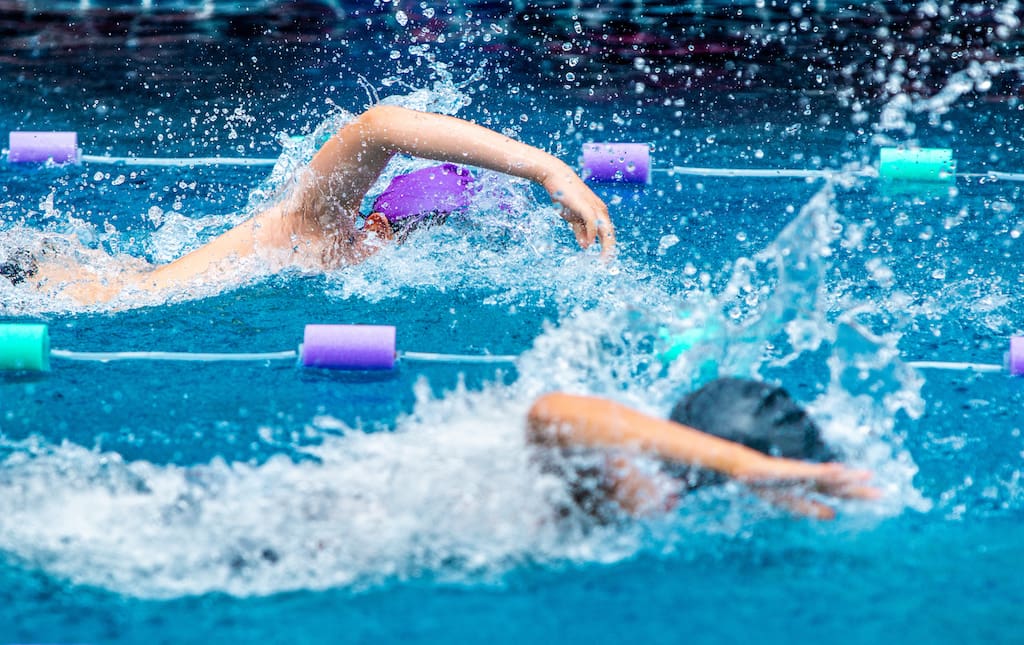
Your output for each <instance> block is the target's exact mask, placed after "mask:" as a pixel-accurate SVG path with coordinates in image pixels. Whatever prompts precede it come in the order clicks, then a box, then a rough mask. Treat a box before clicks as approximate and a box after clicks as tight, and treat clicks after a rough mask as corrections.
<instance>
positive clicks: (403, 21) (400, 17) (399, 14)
mask: <svg viewBox="0 0 1024 645" xmlns="http://www.w3.org/2000/svg"><path fill="white" fill-rule="evenodd" d="M395 21H396V22H397V23H398V24H399V26H402V27H404V26H406V25H407V24H409V16H407V15H406V13H405V12H404V11H402V10H398V11H396V12H395Z"/></svg>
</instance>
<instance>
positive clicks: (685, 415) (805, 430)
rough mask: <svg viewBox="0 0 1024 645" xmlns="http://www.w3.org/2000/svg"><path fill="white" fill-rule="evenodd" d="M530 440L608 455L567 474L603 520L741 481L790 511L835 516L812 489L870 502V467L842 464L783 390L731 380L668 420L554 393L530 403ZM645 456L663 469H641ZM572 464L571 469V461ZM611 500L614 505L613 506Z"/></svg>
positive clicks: (578, 496)
mask: <svg viewBox="0 0 1024 645" xmlns="http://www.w3.org/2000/svg"><path fill="white" fill-rule="evenodd" d="M527 438H528V440H529V441H530V442H531V443H532V444H534V445H537V446H541V447H543V448H544V449H545V450H547V449H552V448H554V449H558V450H561V451H568V452H569V453H573V452H576V451H586V452H593V453H594V454H597V455H599V456H602V457H603V460H601V462H602V465H601V467H600V468H599V469H598V470H599V472H597V473H594V472H593V463H594V460H593V459H587V460H583V462H582V463H585V464H587V467H586V468H585V470H586V471H587V472H564V470H565V469H566V468H567V467H568V468H572V463H573V460H572V459H566V460H563V462H560V463H559V465H558V469H559V471H558V472H560V474H562V475H563V476H565V477H566V479H567V480H568V481H569V485H570V493H571V495H572V498H573V500H574V502H575V503H576V504H577V506H579V507H581V508H582V509H583V510H585V511H587V512H589V513H591V514H593V515H595V516H597V517H601V518H604V517H607V516H608V515H609V514H614V513H615V512H626V513H628V514H631V515H646V514H651V513H655V512H663V511H666V510H669V509H671V508H672V507H674V506H675V503H676V502H677V500H678V497H679V495H681V494H684V493H685V492H686V491H689V490H693V489H695V488H699V487H701V486H707V485H711V484H715V483H720V482H722V481H725V480H726V479H732V480H735V481H738V482H741V483H743V484H746V485H747V486H748V487H750V489H751V490H752V491H754V492H755V493H757V494H758V495H759V496H761V497H763V498H765V499H767V500H769V501H771V502H772V503H775V504H777V505H779V506H782V507H783V508H786V509H788V510H789V511H791V512H793V513H796V514H799V515H804V516H808V517H813V518H818V519H832V518H833V517H834V516H835V510H834V509H833V508H832V507H831V506H829V505H828V504H826V503H825V502H823V501H821V500H820V499H812V498H810V497H808V496H807V493H817V494H821V495H825V496H832V497H836V498H845V499H862V500H870V499H876V498H877V497H879V495H880V492H879V491H878V490H877V489H876V488H874V487H871V486H870V485H868V483H867V482H868V481H869V480H870V478H871V473H869V472H866V471H861V470H854V469H851V468H848V467H846V466H844V465H843V464H841V463H837V462H836V454H835V453H834V452H833V451H832V450H831V449H830V448H829V447H828V446H827V445H826V444H825V443H824V441H823V440H822V438H821V433H820V431H819V429H818V427H817V426H816V425H815V424H814V422H813V421H812V420H811V419H810V418H809V417H808V416H807V414H806V413H805V412H804V411H803V410H802V409H801V408H800V406H799V405H797V404H796V403H795V402H794V401H793V399H792V398H791V397H790V396H789V394H788V393H787V392H786V391H785V390H784V389H782V388H780V387H774V386H771V385H768V384H766V383H762V382H759V381H752V380H745V379H737V378H722V379H717V380H715V381H712V382H711V383H708V384H707V385H705V386H704V387H702V388H700V389H699V390H697V391H695V392H693V393H691V394H689V395H687V396H686V397H684V398H683V399H682V400H681V401H679V403H678V404H677V405H676V406H675V408H674V409H673V410H672V413H671V416H670V418H669V419H668V420H665V419H659V418H657V417H652V416H649V415H647V414H644V413H642V412H640V411H638V410H634V409H632V408H630V407H627V406H625V405H622V404H620V403H616V402H614V401H610V400H607V399H601V398H595V397H588V396H577V395H572V394H565V393H550V394H545V395H543V396H541V397H540V398H538V399H537V400H536V401H535V402H534V404H533V406H532V407H531V409H530V412H529V417H528V424H527ZM639 454H645V455H649V456H653V457H655V458H657V459H658V460H659V461H660V462H662V463H663V464H664V466H665V467H664V468H662V469H661V472H660V473H659V474H658V475H651V474H650V473H649V472H645V471H644V470H643V469H641V468H639V467H637V465H636V463H635V456H636V455H639ZM566 464H568V466H567V465H566ZM609 505H610V507H609Z"/></svg>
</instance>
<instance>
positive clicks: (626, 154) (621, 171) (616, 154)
mask: <svg viewBox="0 0 1024 645" xmlns="http://www.w3.org/2000/svg"><path fill="white" fill-rule="evenodd" d="M583 176H584V178H585V179H590V180H592V181H606V182H622V183H629V184H649V183H651V149H650V148H649V147H648V146H647V144H646V143H585V144H583Z"/></svg>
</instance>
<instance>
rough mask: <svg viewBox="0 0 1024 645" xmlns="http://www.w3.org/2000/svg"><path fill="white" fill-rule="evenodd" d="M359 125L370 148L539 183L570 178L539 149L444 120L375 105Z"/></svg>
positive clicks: (467, 124) (563, 167)
mask: <svg viewBox="0 0 1024 645" xmlns="http://www.w3.org/2000/svg"><path fill="white" fill-rule="evenodd" d="M360 121H362V122H364V123H365V124H366V128H367V132H366V135H367V136H368V137H369V139H370V142H371V145H379V146H381V147H382V148H384V149H386V150H388V151H390V152H392V153H395V152H401V153H404V154H409V155H414V156H417V157H423V158H426V159H435V160H437V161H449V162H454V163H460V164H467V165H471V166H479V167H481V168H487V169H489V170H496V171H498V172H502V173H506V174H509V175H515V176H517V177H522V178H524V179H529V180H531V181H535V182H537V183H539V184H544V183H545V181H547V180H548V179H549V178H550V177H551V176H552V175H554V174H557V173H565V172H568V173H573V170H572V169H571V168H569V167H568V166H567V165H566V164H565V163H563V162H562V161H561V160H559V159H558V158H557V157H554V156H552V155H550V154H548V153H547V152H544V151H543V150H540V149H538V148H534V147H533V146H530V145H527V144H525V143H522V142H520V141H516V140H515V139H512V138H510V137H507V136H505V135H503V134H499V133H498V132H494V131H493V130H489V129H487V128H485V127H482V126H479V125H476V124H474V123H470V122H468V121H463V120H462V119H457V118H454V117H450V116H444V115H440V114H430V113H426V112H418V111H415V110H409V109H405V108H401V107H397V106H390V105H378V106H376V107H374V108H371V109H370V110H368V111H367V112H366V113H365V114H363V115H362V116H361V117H360Z"/></svg>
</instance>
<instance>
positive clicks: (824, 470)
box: [733, 457, 882, 520]
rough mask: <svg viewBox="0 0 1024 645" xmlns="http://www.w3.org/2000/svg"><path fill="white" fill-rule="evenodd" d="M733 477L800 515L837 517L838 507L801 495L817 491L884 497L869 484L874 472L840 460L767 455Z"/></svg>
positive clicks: (851, 496) (841, 495)
mask: <svg viewBox="0 0 1024 645" xmlns="http://www.w3.org/2000/svg"><path fill="white" fill-rule="evenodd" d="M733 476H734V477H735V478H736V479H737V480H739V481H741V482H743V483H745V484H747V485H749V486H750V487H751V489H752V490H753V491H754V492H755V493H757V494H758V495H759V496H760V497H762V498H763V499H765V500H767V501H769V502H772V503H773V504H777V505H779V506H782V507H783V508H786V509H787V510H789V511H791V512H793V513H796V514H798V515H805V516H807V517H812V518H815V519H821V520H830V519H832V518H834V517H835V509H833V508H832V507H830V506H828V505H827V504H824V503H822V502H819V501H817V500H812V499H808V498H806V497H804V496H803V495H801V493H802V492H816V493H820V494H822V495H829V496H831V497H837V498H841V499H860V500H872V499H878V498H879V497H881V495H882V493H881V491H880V490H879V489H877V488H874V487H873V486H869V485H868V484H867V482H868V481H870V480H871V477H872V474H871V472H869V471H866V470H855V469H852V468H848V467H847V466H845V465H843V464H839V463H825V464H819V463H810V462H806V461H799V460H796V459H781V458H776V457H763V458H759V459H754V460H752V461H751V462H749V463H745V464H744V465H743V466H741V467H740V468H739V469H737V472H734V473H733Z"/></svg>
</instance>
